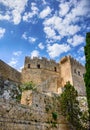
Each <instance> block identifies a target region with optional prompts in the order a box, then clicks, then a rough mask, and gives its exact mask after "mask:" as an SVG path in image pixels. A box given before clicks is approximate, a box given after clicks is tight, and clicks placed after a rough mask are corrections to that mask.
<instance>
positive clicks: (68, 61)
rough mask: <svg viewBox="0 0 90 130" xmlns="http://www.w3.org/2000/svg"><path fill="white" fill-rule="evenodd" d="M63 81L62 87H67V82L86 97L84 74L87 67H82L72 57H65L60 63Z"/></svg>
mask: <svg viewBox="0 0 90 130" xmlns="http://www.w3.org/2000/svg"><path fill="white" fill-rule="evenodd" d="M60 70H61V79H62V86H64V85H65V83H66V82H67V81H70V83H71V84H72V85H73V86H74V87H75V89H76V90H77V91H78V94H79V95H81V96H82V95H86V92H85V84H84V74H85V67H84V66H82V65H81V64H80V63H79V62H78V61H76V60H75V59H73V58H72V57H71V56H65V57H64V58H62V59H61V61H60Z"/></svg>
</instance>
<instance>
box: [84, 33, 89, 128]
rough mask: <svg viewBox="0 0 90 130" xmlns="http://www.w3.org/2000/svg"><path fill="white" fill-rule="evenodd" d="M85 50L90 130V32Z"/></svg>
mask: <svg viewBox="0 0 90 130" xmlns="http://www.w3.org/2000/svg"><path fill="white" fill-rule="evenodd" d="M84 50H85V57H86V64H85V68H86V73H85V78H84V80H85V86H86V93H87V101H88V110H89V130H90V32H89V33H87V35H86V46H85V48H84Z"/></svg>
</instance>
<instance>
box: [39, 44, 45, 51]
mask: <svg viewBox="0 0 90 130" xmlns="http://www.w3.org/2000/svg"><path fill="white" fill-rule="evenodd" d="M38 47H39V48H40V49H41V50H43V49H44V48H45V47H44V45H43V43H42V42H40V43H39V44H38Z"/></svg>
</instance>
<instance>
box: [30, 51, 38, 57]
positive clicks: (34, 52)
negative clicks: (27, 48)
mask: <svg viewBox="0 0 90 130" xmlns="http://www.w3.org/2000/svg"><path fill="white" fill-rule="evenodd" d="M33 57H39V51H37V50H34V51H32V52H31V58H33Z"/></svg>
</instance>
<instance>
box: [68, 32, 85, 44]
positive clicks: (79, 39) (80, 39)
mask: <svg viewBox="0 0 90 130" xmlns="http://www.w3.org/2000/svg"><path fill="white" fill-rule="evenodd" d="M84 41H85V38H84V37H83V36H81V35H77V34H76V35H74V36H73V38H70V39H68V40H67V42H68V43H70V44H71V45H72V46H78V45H80V44H82V43H83V42H84Z"/></svg>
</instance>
